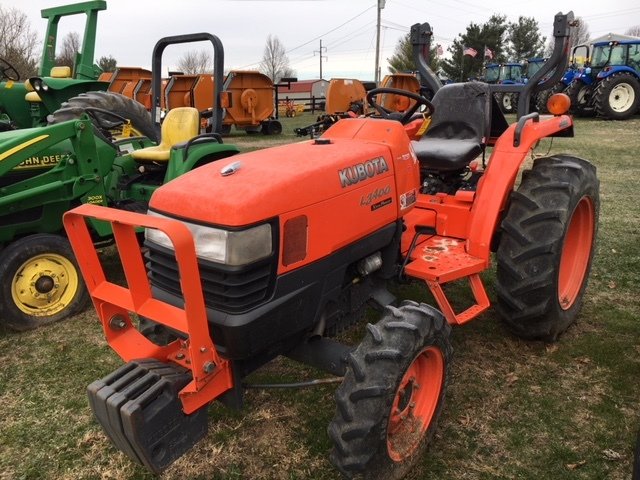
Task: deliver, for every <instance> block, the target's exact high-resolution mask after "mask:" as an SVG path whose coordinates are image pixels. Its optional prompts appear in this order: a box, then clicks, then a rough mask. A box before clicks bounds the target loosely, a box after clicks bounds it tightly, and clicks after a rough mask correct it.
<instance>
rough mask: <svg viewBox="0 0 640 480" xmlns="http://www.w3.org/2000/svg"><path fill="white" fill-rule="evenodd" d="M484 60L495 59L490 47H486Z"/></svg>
mask: <svg viewBox="0 0 640 480" xmlns="http://www.w3.org/2000/svg"><path fill="white" fill-rule="evenodd" d="M484 58H488V59H489V60H491V59H492V58H493V50H491V49H490V48H488V47H484Z"/></svg>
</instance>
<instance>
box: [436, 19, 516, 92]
mask: <svg viewBox="0 0 640 480" xmlns="http://www.w3.org/2000/svg"><path fill="white" fill-rule="evenodd" d="M506 21H507V17H506V16H505V15H497V14H494V15H492V16H491V18H489V20H488V21H487V22H486V23H483V24H482V25H478V24H476V23H473V22H472V23H471V24H469V26H468V27H467V31H466V32H465V33H463V34H460V35H459V36H458V38H456V39H455V40H454V41H453V45H451V46H450V47H449V48H448V51H449V52H450V53H451V55H452V58H450V59H444V60H443V61H442V62H441V67H442V70H443V71H444V73H445V74H446V75H447V76H448V77H449V78H451V79H452V80H457V81H464V80H467V79H469V78H472V77H479V76H481V74H482V67H483V66H484V63H485V61H486V60H489V59H488V58H485V56H484V52H485V48H487V49H489V50H491V51H492V52H493V59H491V60H490V61H492V62H503V61H505V60H506V58H505V52H504V44H503V42H504V37H505V34H506V32H507V29H508V25H507V23H506ZM465 48H473V49H474V50H475V51H476V52H477V53H476V55H475V56H470V55H463V50H464V49H465Z"/></svg>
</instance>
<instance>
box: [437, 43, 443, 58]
mask: <svg viewBox="0 0 640 480" xmlns="http://www.w3.org/2000/svg"><path fill="white" fill-rule="evenodd" d="M443 53H444V50H443V49H442V45H440V44H439V43H438V44H437V45H436V55H438V56H439V57H441V56H442V54H443Z"/></svg>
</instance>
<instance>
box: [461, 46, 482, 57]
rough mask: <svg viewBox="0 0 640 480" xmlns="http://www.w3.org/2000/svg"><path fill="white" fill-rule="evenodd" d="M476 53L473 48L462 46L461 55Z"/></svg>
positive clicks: (473, 55)
mask: <svg viewBox="0 0 640 480" xmlns="http://www.w3.org/2000/svg"><path fill="white" fill-rule="evenodd" d="M477 54H478V51H477V50H476V49H475V48H471V47H464V48H463V49H462V55H471V56H472V57H475V56H476V55H477Z"/></svg>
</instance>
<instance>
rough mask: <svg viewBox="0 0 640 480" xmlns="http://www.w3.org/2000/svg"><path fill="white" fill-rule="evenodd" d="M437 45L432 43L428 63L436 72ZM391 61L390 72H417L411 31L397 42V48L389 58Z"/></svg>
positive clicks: (437, 62)
mask: <svg viewBox="0 0 640 480" xmlns="http://www.w3.org/2000/svg"><path fill="white" fill-rule="evenodd" d="M437 47H438V46H437V45H431V48H430V49H429V58H428V62H427V63H428V64H429V68H431V70H433V71H434V72H435V71H436V70H437V69H438V64H439V60H438V55H437ZM387 61H388V62H389V72H390V73H405V72H415V71H416V70H417V65H416V63H415V62H414V61H413V45H411V33H407V34H406V35H405V36H403V37H401V38H400V39H399V40H398V43H397V44H396V48H395V50H394V52H393V55H392V56H391V58H387Z"/></svg>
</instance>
